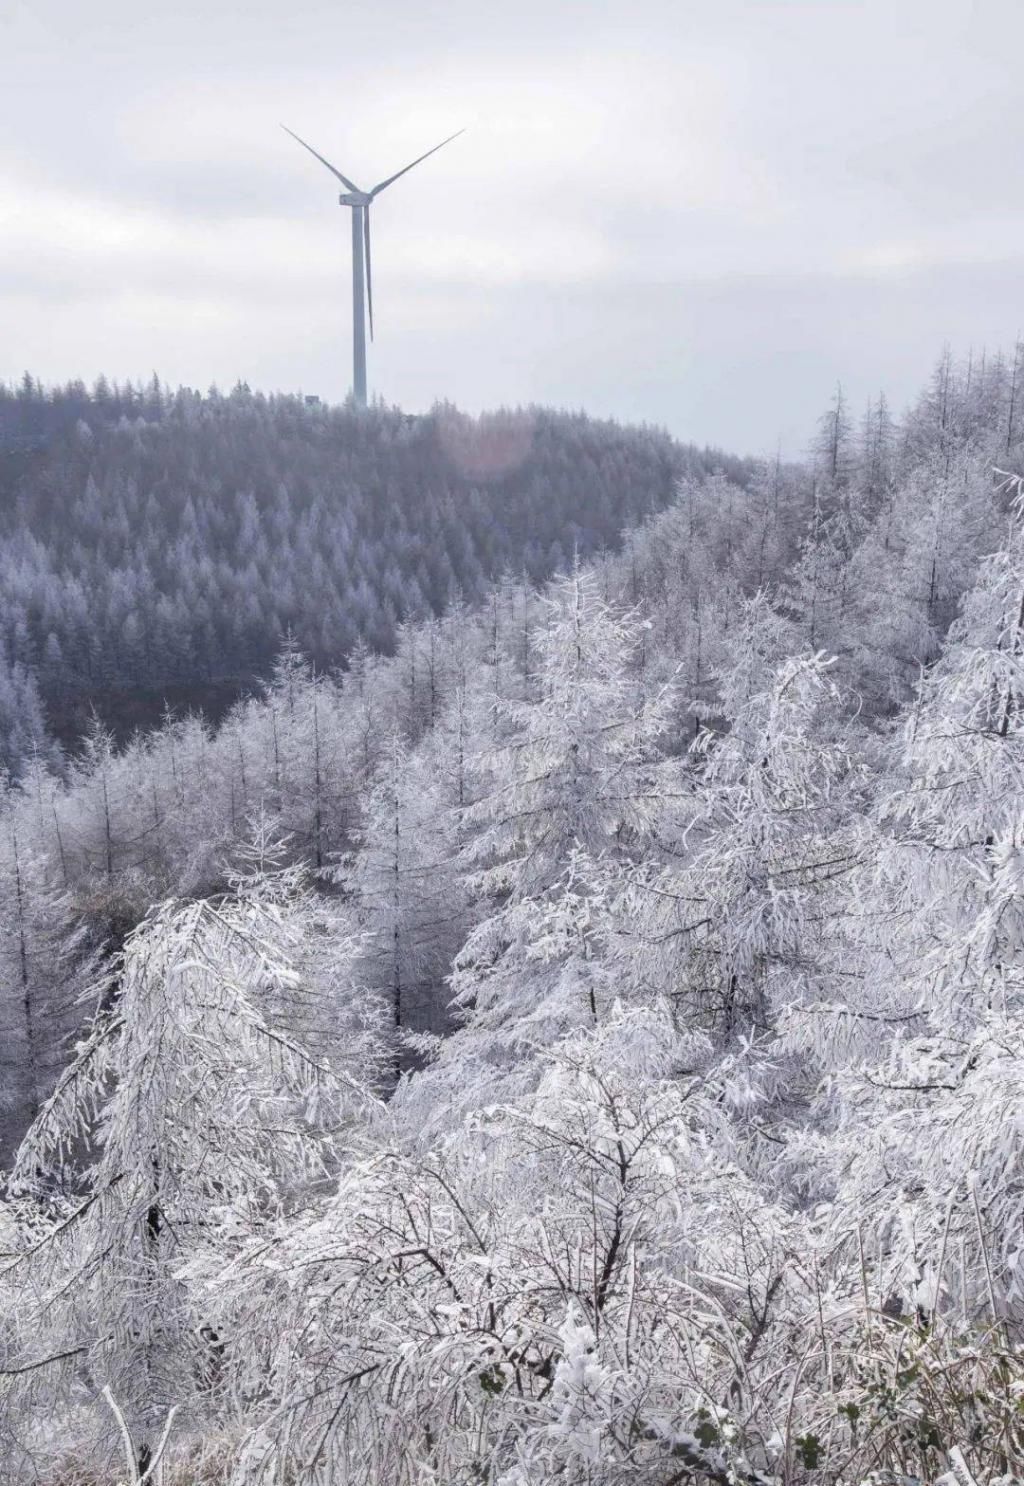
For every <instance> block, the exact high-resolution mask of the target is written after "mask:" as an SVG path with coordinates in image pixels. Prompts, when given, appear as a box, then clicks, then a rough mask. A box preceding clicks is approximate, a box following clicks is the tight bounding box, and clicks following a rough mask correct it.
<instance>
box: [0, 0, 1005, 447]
mask: <svg viewBox="0 0 1024 1486" xmlns="http://www.w3.org/2000/svg"><path fill="white" fill-rule="evenodd" d="M1022 41H1024V7H1021V6H1020V4H1019V0H976V3H970V0H860V3H852V0H850V3H847V0H813V3H812V0H634V3H631V4H626V3H621V0H609V3H605V4H600V3H596V0H586V3H584V0H550V3H548V4H541V3H539V0H524V3H522V4H520V5H517V6H509V5H508V4H480V3H470V0H450V3H448V4H446V5H444V6H443V7H442V6H433V5H427V6H424V5H423V4H421V3H416V0H377V3H375V4H369V3H363V0H347V3H345V4H339V3H337V0H332V3H327V0H295V3H294V4H293V5H291V6H289V7H284V6H281V5H280V4H279V3H276V0H275V3H274V4H271V3H270V0H249V3H246V4H244V5H243V4H241V3H233V0H205V3H199V0H179V3H177V4H175V5H174V6H173V7H171V6H165V7H159V6H158V7H156V10H155V13H154V11H153V9H152V8H151V9H150V10H149V11H146V10H145V9H140V8H139V7H138V5H137V3H135V0H132V3H128V0H94V3H93V4H92V5H90V6H87V7H86V6H82V5H81V4H80V3H79V0H36V3H34V4H33V5H31V6H29V5H27V4H18V3H13V4H12V0H0V100H2V102H0V124H2V128H0V330H2V334H0V376H4V377H9V378H10V377H16V376H17V375H19V374H20V372H21V370H22V369H23V368H25V367H29V368H31V369H32V370H33V371H35V372H37V373H38V374H40V375H42V376H45V377H53V378H61V377H66V376H71V375H79V374H81V375H85V376H87V377H88V376H94V375H96V374H97V373H98V372H100V371H101V370H102V371H105V372H106V373H107V374H108V375H112V376H117V377H125V376H133V377H134V376H144V375H148V374H149V372H150V371H151V370H152V369H153V367H156V368H157V369H159V370H160V372H161V374H162V375H165V376H166V377H168V378H170V379H172V380H173V379H177V378H182V379H185V380H189V381H192V382H195V383H198V384H199V385H206V384H207V383H208V382H210V381H212V380H214V379H216V380H218V381H220V382H222V383H228V384H230V383H231V382H233V381H234V380H235V378H236V377H246V378H248V380H250V381H251V382H253V383H256V384H259V385H262V386H266V387H294V386H298V385H300V384H301V385H302V386H304V387H306V388H307V389H311V390H317V391H319V392H321V393H322V394H324V395H325V396H333V397H339V396H342V395H343V394H344V392H345V390H346V387H347V380H348V349H347V343H348V329H347V322H346V306H347V293H346V290H347V274H348V256H347V255H348V238H347V230H346V229H347V222H346V221H345V218H344V213H342V212H341V211H340V210H339V208H338V207H337V205H336V204H335V189H334V184H333V182H332V181H331V179H330V177H329V176H327V174H326V173H325V172H323V171H322V170H321V169H320V167H318V166H317V165H316V162H314V161H312V160H310V159H309V158H308V157H306V156H304V155H303V154H302V152H301V151H300V150H299V149H298V147H297V146H295V145H294V144H293V143H292V142H291V141H290V140H288V139H287V137H286V136H284V135H283V134H281V132H280V130H279V129H278V127H277V125H278V122H279V121H280V120H283V121H284V122H287V123H289V124H291V126H292V127H293V128H296V129H298V131H299V132H300V133H302V134H304V135H305V136H306V137H308V138H310V139H312V140H313V141H314V142H315V143H316V144H317V146H318V148H321V149H322V150H323V151H324V152H325V153H326V154H327V155H329V156H330V157H332V158H334V159H336V160H337V161H338V163H340V164H341V166H342V168H343V169H344V170H345V171H346V172H347V173H348V174H350V175H352V176H353V178H354V179H356V180H358V181H360V182H361V183H362V182H366V183H370V182H372V181H373V180H375V179H379V178H380V177H381V176H383V175H385V174H387V173H389V172H390V171H391V170H393V169H395V168H397V166H398V165H400V164H402V163H404V162H405V161H406V160H407V159H409V158H410V157H411V156H413V155H415V154H416V153H419V152H420V150H422V149H423V148H425V147H426V146H427V145H429V144H430V143H432V142H433V141H434V140H436V139H438V138H441V137H442V136H443V135H444V134H446V133H449V132H450V131H451V130H452V129H453V128H457V127H458V126H459V125H460V124H462V123H463V122H467V121H468V122H470V124H471V129H470V132H469V133H468V134H467V135H466V136H465V137H464V138H463V139H460V140H459V141H457V142H456V143H455V144H453V145H452V146H451V148H450V149H449V150H447V151H446V152H445V153H444V154H443V155H440V156H438V158H437V160H436V161H431V162H430V163H429V164H428V165H425V166H424V167H423V170H422V171H418V172H415V173H414V174H412V175H410V176H409V178H408V179H407V180H405V181H403V182H401V183H400V185H398V186H396V187H395V190H394V193H393V194H391V193H389V194H388V195H387V196H385V197H383V198H382V199H381V201H380V202H379V203H378V206H377V208H375V224H374V228H375V244H374V249H375V274H376V287H377V307H378V312H379V327H380V337H379V340H378V343H377V345H376V346H375V347H374V352H373V358H372V364H371V379H372V384H373V386H374V388H375V389H376V390H378V391H379V392H380V393H381V394H382V395H384V396H385V397H386V398H388V399H389V400H394V401H398V402H401V403H403V404H404V405H406V406H409V407H413V408H415V407H419V406H422V405H423V404H424V403H426V402H429V401H430V400H431V399H432V398H433V397H435V396H449V397H451V398H453V399H454V400H456V401H458V402H460V403H462V404H463V405H466V406H468V407H478V406H486V405H494V404H498V403H506V404H507V403H515V402H519V401H544V402H554V403H557V404H560V405H568V406H582V407H586V408H589V409H592V410H593V411H594V412H597V413H602V414H611V415H616V416H620V417H623V418H641V419H644V418H645V419H647V420H649V421H656V422H662V423H666V424H667V425H668V426H670V427H671V428H672V429H673V430H675V431H676V432H678V433H680V434H683V435H685V436H686V437H693V438H697V439H708V440H714V441H719V442H722V443H725V444H727V445H729V446H731V447H733V448H736V449H740V450H748V449H753V450H758V449H767V448H773V447H774V445H775V442H776V439H777V438H778V437H782V439H783V440H784V443H785V445H786V447H787V448H788V449H789V450H790V451H791V452H797V451H798V450H799V449H800V448H801V447H802V445H803V443H804V442H805V441H806V439H807V438H808V436H809V434H810V431H811V429H812V427H813V424H814V420H815V418H816V416H817V414H818V413H819V411H820V410H821V409H822V408H823V407H824V406H825V404H826V403H827V401H828V399H829V397H830V395H831V391H832V388H833V386H834V383H835V381H836V380H837V378H842V379H843V381H844V383H846V384H847V385H848V388H849V391H850V394H851V396H852V397H853V399H854V401H856V400H857V399H862V398H864V397H866V396H867V395H868V393H869V391H870V392H874V391H876V390H877V389H878V388H879V387H885V388H886V390H887V391H888V392H889V394H890V395H891V397H892V398H893V400H894V402H895V403H896V404H899V403H901V402H902V401H904V400H905V399H906V398H908V397H909V396H911V395H912V394H913V392H914V391H915V390H916V388H917V386H918V384H919V383H920V382H921V381H922V380H923V378H924V377H925V376H926V375H927V372H928V370H929V367H930V364H931V362H932V360H933V358H934V356H935V355H936V354H937V353H938V351H939V350H940V348H941V345H942V343H943V341H944V340H947V339H948V340H950V341H952V342H953V343H954V345H955V346H956V347H957V349H960V350H963V351H966V350H967V348H968V346H970V345H972V344H973V345H974V346H976V347H980V346H981V345H982V344H988V345H989V346H993V345H995V344H998V343H1000V342H1001V343H1003V344H1008V343H1010V342H1011V341H1012V339H1013V338H1014V336H1015V334H1016V332H1017V330H1018V327H1019V323H1020V320H1021V314H1022V310H1021V290H1020V284H1021V268H1022V266H1024V264H1022V258H1024V248H1022V246H1021V244H1022V232H1021V228H1022V225H1024V223H1022V217H1024V206H1022V205H1021V203H1022V201H1024V190H1022V188H1024V155H1022V153H1021V152H1020V151H1019V150H1018V149H1017V147H1016V142H1015V134H1014V124H1013V120H1014V117H1015V96H1014V85H1015V78H1014V75H1013V74H1014V67H1015V59H1016V57H1018V56H1019V55H1020V47H1021V42H1022Z"/></svg>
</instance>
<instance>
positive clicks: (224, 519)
mask: <svg viewBox="0 0 1024 1486" xmlns="http://www.w3.org/2000/svg"><path fill="white" fill-rule="evenodd" d="M714 468H722V469H725V468H728V469H730V471H731V472H732V473H733V475H734V477H736V476H738V477H739V478H740V479H741V480H742V479H743V477H744V472H745V466H744V465H743V463H742V462H741V461H738V460H735V459H730V458H729V457H728V456H727V455H725V454H721V453H718V452H716V451H714V450H698V449H696V448H693V447H683V446H681V445H679V444H677V443H675V442H674V441H673V440H671V439H670V438H669V437H668V436H667V435H666V434H664V433H661V432H659V431H658V430H655V429H628V428H622V427H619V426H617V425H615V424H613V423H608V422H604V423H602V422H599V421H596V420H591V419H588V418H586V417H584V416H582V415H573V414H562V413H555V412H549V411H546V410H542V409H525V410H519V411H509V412H503V413H496V414H492V415H489V416H486V417H483V418H478V419H473V418H468V417H466V416H464V415H460V414H459V413H458V412H457V411H456V410H455V409H454V408H451V407H444V406H439V407H437V408H435V409H434V410H433V411H432V412H431V413H430V414H428V415H426V416H424V417H409V416H407V415H405V414H403V413H401V412H398V411H396V410H393V409H387V408H384V407H377V408H374V409H373V410H372V414H371V416H369V417H367V416H362V415H361V414H360V413H359V411H358V410H355V409H352V408H350V407H341V408H329V407H326V406H323V405H321V404H320V403H319V401H318V400H316V399H311V400H309V401H307V400H306V399H304V398H302V397H289V396H274V397H264V396H262V395H259V394H255V393H252V392H250V391H249V389H248V388H246V387H244V386H239V387H237V388H236V389H235V390H234V391H233V392H232V393H230V394H227V395H221V394H219V393H217V392H216V391H215V390H211V392H209V393H208V394H206V395H205V396H201V395H199V394H197V393H194V392H190V391H188V390H187V389H179V390H178V391H177V392H173V391H170V390H167V389H164V388H163V387H161V385H160V383H159V382H158V381H156V380H154V381H153V382H152V383H151V384H150V385H149V386H148V387H144V388H135V387H132V386H126V387H120V388H118V387H112V386H110V385H109V384H107V383H106V382H105V381H100V382H99V383H97V385H96V386H95V387H94V388H93V389H92V390H91V391H87V390H86V389H85V388H84V387H83V386H81V385H78V384H71V385H69V386H67V387H63V388H56V389H52V390H51V389H46V388H44V387H42V386H40V385H39V384H38V383H36V382H35V381H33V379H32V378H30V377H26V378H25V380H24V381H23V382H22V384H21V385H20V386H19V387H18V388H5V387H2V386H0V751H2V754H3V758H4V761H5V762H6V763H7V765H8V767H16V766H17V760H18V758H19V757H20V756H21V755H22V754H23V753H24V752H25V750H26V748H27V747H29V746H30V742H31V737H32V734H33V732H35V733H37V734H38V733H39V731H40V730H41V729H42V728H43V727H44V726H46V725H47V724H48V725H49V728H50V730H51V731H53V732H56V734H57V735H58V737H59V738H60V739H61V741H62V742H64V743H65V744H71V745H73V743H74V741H75V738H76V735H77V733H78V732H80V731H81V730H82V727H83V726H84V725H85V723H86V722H87V721H88V717H89V715H90V711H91V710H92V709H95V710H96V711H97V712H98V713H99V715H100V716H102V717H103V718H104V720H105V721H107V722H108V723H109V724H110V725H111V726H112V727H114V728H115V730H116V732H117V733H118V735H119V736H122V737H123V736H126V735H127V734H128V733H130V732H131V730H132V728H133V727H134V726H137V725H148V724H149V723H151V722H154V721H156V720H157V719H158V717H159V713H160V709H161V706H162V704H163V701H164V699H165V698H166V699H169V700H171V701H172V702H173V704H174V705H175V706H177V707H180V708H184V709H187V708H189V707H192V706H202V707H203V708H204V709H205V710H207V711H213V712H215V713H216V715H218V716H219V715H220V714H221V713H222V712H223V711H224V709H225V707H226V706H227V705H229V704H230V702H231V701H233V700H234V699H235V698H236V697H237V696H238V695H239V693H240V692H241V691H242V690H243V689H245V688H247V687H249V686H251V685H252V683H253V682H254V680H255V679H256V678H257V677H260V676H264V675H266V673H267V671H268V669H269V666H270V663H271V661H272V660H273V657H274V656H275V655H276V653H277V651H278V650H279V648H280V646H281V644H282V642H283V640H284V639H285V637H286V636H288V635H292V636H294V638H295V640H296V641H297V643H298V644H299V645H300V646H301V647H302V649H303V652H304V654H306V655H307V656H308V657H309V659H310V660H311V661H312V662H313V663H315V664H316V665H318V666H320V667H324V666H335V665H338V664H340V663H341V662H342V661H343V659H344V657H345V656H346V655H347V654H348V653H349V651H350V650H351V649H352V648H353V646H354V645H355V644H356V642H357V641H360V640H361V641H363V642H365V643H366V644H367V645H368V646H369V647H370V648H371V649H373V650H378V651H382V652H389V651H391V650H392V649H393V647H394V643H395V637H396V634H397V631H398V628H399V626H400V625H401V624H402V623H407V622H410V621H414V620H417V619H421V618H424V617H425V616H426V615H428V614H439V613H441V612H442V611H443V610H444V609H445V608H446V606H447V605H448V604H449V603H451V602H452V600H453V599H454V598H455V597H456V596H461V597H462V598H463V599H464V600H465V601H466V602H467V603H474V602H478V601H479V600H480V599H481V598H482V597H483V595H484V593H485V592H486V589H487V587H488V586H489V584H490V583H491V582H492V581H493V580H494V579H496V578H497V577H498V576H499V575H500V574H501V573H502V572H503V571H504V570H505V569H508V570H509V571H511V572H514V573H516V574H519V575H522V576H523V578H524V579H526V580H527V581H529V582H533V583H536V582H540V581H541V580H543V579H545V578H547V577H549V576H550V575H551V573H553V572H556V571H558V570H559V568H562V567H564V566H565V564H566V562H567V561H568V559H569V558H571V556H572V554H573V552H574V551H578V552H579V553H580V554H581V555H583V556H587V555H589V554H592V553H595V552H598V551H600V550H602V549H603V548H604V547H606V546H609V545H611V544H614V543H615V542H616V541H617V540H618V537H619V533H620V532H621V531H622V529H623V528H624V527H628V526H632V525H635V524H636V523H637V522H638V521H640V520H642V519H643V517H644V516H646V515H648V514H649V513H651V512H654V511H658V510H662V509H664V507H665V506H666V505H667V504H668V503H669V502H670V500H671V499H672V493H673V489H674V485H675V482H676V481H677V480H678V478H679V477H680V476H681V475H682V474H684V473H700V472H702V471H710V470H712V469H714ZM37 701H38V703H39V704H41V705H37Z"/></svg>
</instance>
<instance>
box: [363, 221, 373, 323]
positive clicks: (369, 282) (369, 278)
mask: <svg viewBox="0 0 1024 1486" xmlns="http://www.w3.org/2000/svg"><path fill="white" fill-rule="evenodd" d="M363 252H364V254H365V257H366V308H367V309H368V310H369V312H370V340H371V341H372V340H373V274H372V273H371V272H370V208H369V207H368V206H364V207H363Z"/></svg>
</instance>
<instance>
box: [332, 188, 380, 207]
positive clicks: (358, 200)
mask: <svg viewBox="0 0 1024 1486" xmlns="http://www.w3.org/2000/svg"><path fill="white" fill-rule="evenodd" d="M372 200H373V193H372V192H371V191H345V192H343V193H342V195H341V196H339V197H338V202H339V204H340V205H341V206H369V205H370V202H371V201H372Z"/></svg>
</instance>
